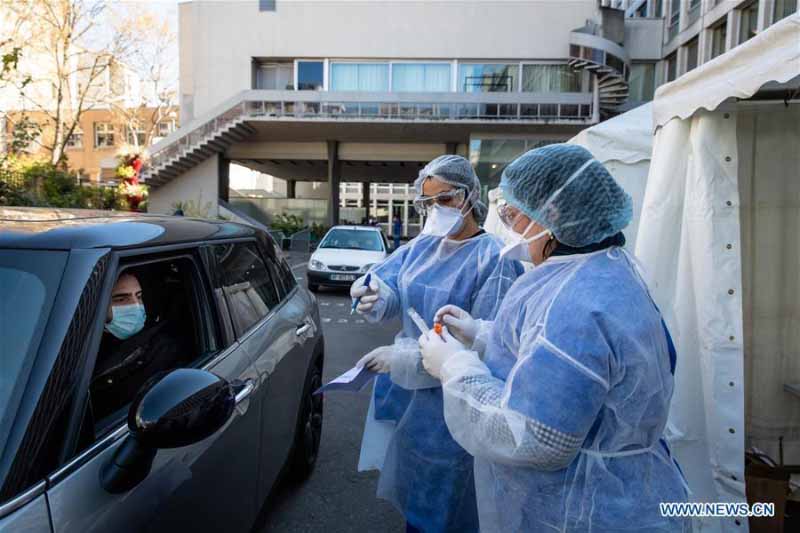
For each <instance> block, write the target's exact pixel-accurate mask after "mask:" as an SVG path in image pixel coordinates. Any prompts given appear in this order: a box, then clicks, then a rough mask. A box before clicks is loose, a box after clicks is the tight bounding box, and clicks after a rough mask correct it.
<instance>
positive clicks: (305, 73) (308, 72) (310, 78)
mask: <svg viewBox="0 0 800 533" xmlns="http://www.w3.org/2000/svg"><path fill="white" fill-rule="evenodd" d="M323 71H324V63H323V62H322V61H298V62H297V89H298V90H300V91H321V90H322V89H323V86H324V80H323Z"/></svg>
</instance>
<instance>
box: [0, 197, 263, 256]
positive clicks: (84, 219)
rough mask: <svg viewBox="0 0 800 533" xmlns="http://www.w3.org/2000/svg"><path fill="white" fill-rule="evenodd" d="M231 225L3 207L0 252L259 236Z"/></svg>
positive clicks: (242, 226)
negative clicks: (3, 250) (20, 249)
mask: <svg viewBox="0 0 800 533" xmlns="http://www.w3.org/2000/svg"><path fill="white" fill-rule="evenodd" d="M256 232H257V230H256V228H254V227H252V226H248V225H245V224H238V223H236V222H230V221H226V220H206V219H200V218H187V217H173V216H167V215H151V214H143V213H130V212H124V211H97V210H88V209H53V208H39V207H0V248H28V249H52V250H72V249H85V248H135V247H142V246H161V245H167V244H178V243H183V242H193V241H208V240H216V239H229V238H236V237H247V236H253V235H255V234H256Z"/></svg>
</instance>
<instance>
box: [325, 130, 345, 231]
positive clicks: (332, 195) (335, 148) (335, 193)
mask: <svg viewBox="0 0 800 533" xmlns="http://www.w3.org/2000/svg"><path fill="white" fill-rule="evenodd" d="M341 178H342V169H341V164H340V163H339V143H338V141H328V188H329V189H330V191H329V193H328V224H329V225H331V226H335V225H336V224H338V223H339V183H341V181H342V179H341Z"/></svg>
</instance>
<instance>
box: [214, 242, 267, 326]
mask: <svg viewBox="0 0 800 533" xmlns="http://www.w3.org/2000/svg"><path fill="white" fill-rule="evenodd" d="M213 249H214V256H215V257H216V260H217V268H218V270H219V272H220V275H221V277H222V279H221V283H222V290H223V292H224V294H225V300H226V301H227V302H228V309H229V310H230V314H231V320H232V321H233V327H234V329H235V330H236V334H237V335H238V336H241V335H243V334H244V333H245V332H246V331H247V330H249V329H250V328H251V327H253V325H254V324H256V323H257V322H258V321H259V320H261V319H262V318H264V317H265V316H267V314H269V312H270V310H271V309H272V308H274V307H275V306H276V305H277V304H278V302H279V301H280V299H279V297H278V293H277V290H276V288H275V285H274V283H273V282H272V278H271V277H270V275H269V272H268V270H267V266H266V264H265V263H264V260H263V259H262V258H261V255H260V254H259V252H258V248H257V247H256V245H255V243H252V242H247V243H242V242H239V243H228V244H216V245H214V246H213Z"/></svg>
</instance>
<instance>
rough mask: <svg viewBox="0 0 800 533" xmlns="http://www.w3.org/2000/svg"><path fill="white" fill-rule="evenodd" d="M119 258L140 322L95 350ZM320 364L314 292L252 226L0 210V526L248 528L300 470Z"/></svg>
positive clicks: (310, 462) (58, 532)
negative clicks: (132, 286) (140, 308)
mask: <svg viewBox="0 0 800 533" xmlns="http://www.w3.org/2000/svg"><path fill="white" fill-rule="evenodd" d="M122 272H124V273H126V274H133V275H134V276H135V277H136V279H137V280H139V282H140V284H141V291H142V297H143V299H144V306H145V309H146V314H147V322H146V324H145V326H144V329H143V330H142V333H139V334H136V335H135V336H134V337H131V340H130V342H133V344H132V345H131V349H130V350H129V351H126V352H125V353H126V355H125V357H123V358H121V359H119V360H118V359H113V362H112V363H109V360H110V359H109V358H110V357H111V356H110V355H109V353H117V352H112V351H109V349H108V345H109V343H110V342H111V341H113V340H114V339H110V338H108V333H107V332H106V331H105V330H106V329H107V325H106V322H107V320H108V316H110V312H111V311H110V309H109V305H110V302H111V291H112V287H114V284H115V282H116V281H117V279H118V276H119V275H120V273H122ZM144 332H150V333H148V336H144V335H143V334H144ZM140 336H141V337H140ZM139 338H141V339H142V340H141V342H140V343H139V344H138V345H137V342H138V341H136V339H139ZM109 339H110V340H109ZM123 342H129V341H123ZM118 344H119V343H117V345H118ZM153 346H159V347H160V349H162V352H158V355H157V356H154V355H153V354H152V353H148V350H149V349H150V348H151V347H153ZM164 347H169V351H168V352H164V351H163V348H164ZM115 349H116V348H115ZM164 354H166V355H164ZM115 357H116V356H115ZM322 364H323V339H322V333H321V329H320V320H319V313H318V310H317V305H316V301H315V300H314V298H313V296H311V295H310V294H309V293H308V292H307V291H306V290H305V289H303V288H301V287H299V286H298V284H297V282H296V281H295V278H294V275H293V273H292V271H291V269H290V268H289V266H288V265H287V264H286V261H285V260H284V259H282V258H281V256H280V252H279V249H278V248H277V247H276V246H275V244H274V242H273V241H272V240H271V238H270V237H269V236H268V235H267V234H266V233H264V232H262V231H260V230H257V229H255V228H253V227H250V226H246V225H241V224H235V223H232V222H226V221H210V220H199V219H184V218H181V217H160V216H123V215H113V214H111V215H110V214H108V213H96V212H80V211H63V210H59V211H54V210H37V209H23V208H0V532H2V533H6V532H11V531H14V532H16V531H53V532H55V533H64V532H81V533H83V532H87V531H104V532H105V531H115V532H116V531H167V530H170V531H247V530H249V529H250V528H251V527H252V526H253V523H254V521H255V520H256V518H257V516H258V515H259V512H260V511H261V509H262V507H263V506H264V503H265V501H266V500H267V497H268V495H269V493H270V491H271V489H272V488H273V486H274V485H275V484H276V482H277V481H278V480H279V479H280V478H281V475H282V474H289V475H290V476H292V477H294V478H297V479H302V478H304V477H305V476H307V475H308V474H309V473H310V472H311V470H312V469H313V467H314V463H315V460H316V455H317V450H318V448H319V438H320V434H321V429H322V428H321V425H322V399H321V396H314V395H312V393H313V391H314V390H315V389H316V388H317V387H318V386H319V385H320V381H321V372H322Z"/></svg>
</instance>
